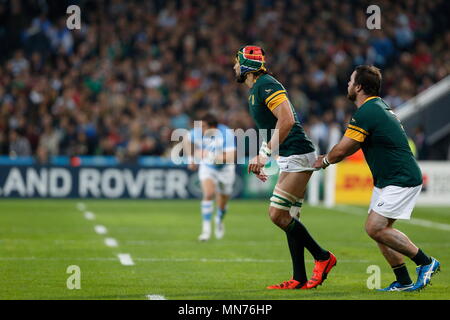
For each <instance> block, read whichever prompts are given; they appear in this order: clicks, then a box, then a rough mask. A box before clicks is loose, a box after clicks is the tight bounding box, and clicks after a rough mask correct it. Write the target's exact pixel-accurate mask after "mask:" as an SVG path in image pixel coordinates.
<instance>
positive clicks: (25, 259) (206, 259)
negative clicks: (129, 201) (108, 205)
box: [0, 254, 370, 264]
mask: <svg viewBox="0 0 450 320" xmlns="http://www.w3.org/2000/svg"><path fill="white" fill-rule="evenodd" d="M119 256H121V257H119ZM118 258H119V260H121V262H122V260H123V261H127V260H128V259H130V260H131V262H132V263H133V264H134V262H133V260H132V259H131V257H130V255H129V254H119V255H118ZM130 260H128V261H130ZM0 261H117V258H99V257H95V258H94V257H93V258H39V257H0ZM134 261H139V262H150V263H151V262H219V263H223V262H231V263H287V262H290V260H282V259H279V260H275V259H272V260H271V259H248V258H242V259H240V258H237V259H214V258H212V259H211V258H135V259H134ZM306 262H308V263H312V262H314V261H313V260H311V259H307V260H306ZM338 262H339V263H370V260H353V259H352V260H343V259H342V260H338Z"/></svg>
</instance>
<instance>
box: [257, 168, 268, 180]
mask: <svg viewBox="0 0 450 320" xmlns="http://www.w3.org/2000/svg"><path fill="white" fill-rule="evenodd" d="M256 177H257V178H258V179H259V180H261V181H262V182H266V181H267V174H265V173H264V171H263V170H261V172H260V173H259V174H257V175H256Z"/></svg>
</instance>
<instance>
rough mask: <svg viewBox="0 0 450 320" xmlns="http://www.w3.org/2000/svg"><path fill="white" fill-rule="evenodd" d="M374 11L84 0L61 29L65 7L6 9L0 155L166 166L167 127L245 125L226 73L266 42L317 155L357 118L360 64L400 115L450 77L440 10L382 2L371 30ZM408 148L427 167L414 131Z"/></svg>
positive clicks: (239, 93)
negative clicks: (353, 99) (248, 47)
mask: <svg viewBox="0 0 450 320" xmlns="http://www.w3.org/2000/svg"><path fill="white" fill-rule="evenodd" d="M372 2H373V1H369V0H367V1H363V0H361V1H350V0H343V1H330V0H314V1H312V0H311V1H305V0H287V1H275V0H248V1H245V0H242V1H238V0H233V1H231V0H220V1H219V0H217V1H203V0H182V1H181V0H179V1H165V0H152V1H131V0H111V1H106V0H91V1H83V0H80V1H78V5H79V6H80V8H81V29H80V30H68V29H67V27H66V19H67V18H68V17H69V15H68V14H66V8H67V6H69V5H70V4H73V3H74V2H73V1H65V0H57V1H56V0H47V1H37V0H29V1H20V0H15V1H5V0H0V43H1V46H0V62H1V63H0V155H11V156H27V155H35V156H37V157H38V158H39V159H40V160H41V161H42V162H45V161H46V159H48V157H50V156H53V155H66V156H80V155H116V156H118V157H120V159H121V160H123V161H132V160H133V159H136V157H137V156H140V155H154V156H167V155H168V154H169V152H170V148H171V146H172V145H173V142H171V141H170V140H171V139H170V137H171V133H172V131H173V130H174V129H177V128H186V129H187V128H190V127H191V126H192V121H193V120H195V119H199V118H200V117H201V116H202V115H203V114H205V113H206V112H212V113H214V114H215V115H217V116H218V118H219V121H220V122H223V123H225V124H227V125H229V126H230V127H231V128H243V129H248V128H252V127H254V123H253V122H252V120H251V118H250V116H249V114H248V111H247V97H248V89H247V88H246V87H245V86H242V85H238V84H237V83H236V81H235V78H234V73H233V69H232V66H233V63H234V56H235V53H236V51H237V49H238V48H239V47H240V46H242V45H243V44H257V45H261V46H263V48H264V49H265V51H266V59H267V66H268V68H269V70H270V71H271V72H272V73H273V74H274V75H275V77H277V78H278V79H279V80H280V81H281V82H282V83H283V84H284V86H285V87H286V89H287V90H288V93H289V98H290V100H291V102H292V104H293V106H294V108H295V109H296V111H297V113H298V115H299V118H300V120H301V122H302V124H303V125H304V127H305V129H306V130H307V132H308V134H309V135H310V136H311V138H312V139H313V140H314V142H315V143H316V144H318V146H319V147H320V149H321V150H320V151H321V152H324V151H326V149H327V148H328V145H329V139H330V136H333V134H342V132H343V130H344V128H345V125H346V123H347V122H348V120H349V116H350V115H351V113H352V112H353V111H354V106H353V105H352V104H351V103H349V101H348V100H347V98H346V94H347V83H348V80H349V76H350V74H351V72H352V70H353V68H354V67H355V66H357V65H360V64H374V65H376V66H378V67H380V68H381V69H382V73H383V77H384V79H383V88H382V97H383V98H384V99H385V100H386V101H387V102H388V103H389V104H390V105H391V106H392V107H393V108H394V109H395V108H398V107H399V106H400V105H401V104H402V103H404V102H405V101H407V100H408V99H410V98H412V97H414V96H415V95H417V94H418V93H420V92H422V91H423V90H425V89H427V88H429V87H430V86H432V85H433V84H434V83H436V82H438V81H439V80H441V79H443V78H444V77H445V76H446V75H448V74H449V73H450V31H449V30H450V28H449V22H448V13H449V12H450V7H449V2H448V1H447V0H427V1H421V0H398V1H387V0H378V1H376V2H377V5H379V6H380V9H381V29H379V30H369V29H368V28H367V26H366V20H367V18H368V16H369V15H368V14H366V8H367V7H368V6H369V5H370V4H372ZM75 3H76V2H75ZM330 132H331V133H332V134H330ZM411 138H412V139H413V140H415V142H416V146H417V149H418V157H419V158H420V157H422V158H426V152H423V148H426V143H425V142H424V141H425V140H424V137H423V132H422V134H421V131H420V128H418V130H416V134H415V136H413V137H411Z"/></svg>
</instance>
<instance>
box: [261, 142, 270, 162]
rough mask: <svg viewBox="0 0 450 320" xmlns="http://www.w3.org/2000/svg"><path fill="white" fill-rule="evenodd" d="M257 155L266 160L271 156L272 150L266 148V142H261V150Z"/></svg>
mask: <svg viewBox="0 0 450 320" xmlns="http://www.w3.org/2000/svg"><path fill="white" fill-rule="evenodd" d="M259 155H260V156H263V157H266V158H270V156H271V155H272V150H270V149H269V147H268V146H267V142H265V141H263V143H262V144H261V148H260V149H259Z"/></svg>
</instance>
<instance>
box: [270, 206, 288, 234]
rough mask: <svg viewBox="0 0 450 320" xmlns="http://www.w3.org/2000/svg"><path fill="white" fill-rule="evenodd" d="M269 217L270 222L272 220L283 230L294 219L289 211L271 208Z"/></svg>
mask: <svg viewBox="0 0 450 320" xmlns="http://www.w3.org/2000/svg"><path fill="white" fill-rule="evenodd" d="M269 217H270V220H272V222H273V223H274V224H275V225H277V226H278V227H280V228H281V229H285V228H286V227H287V226H288V225H289V223H290V222H291V220H292V217H291V216H290V215H289V211H285V210H281V209H277V208H274V207H269Z"/></svg>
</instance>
